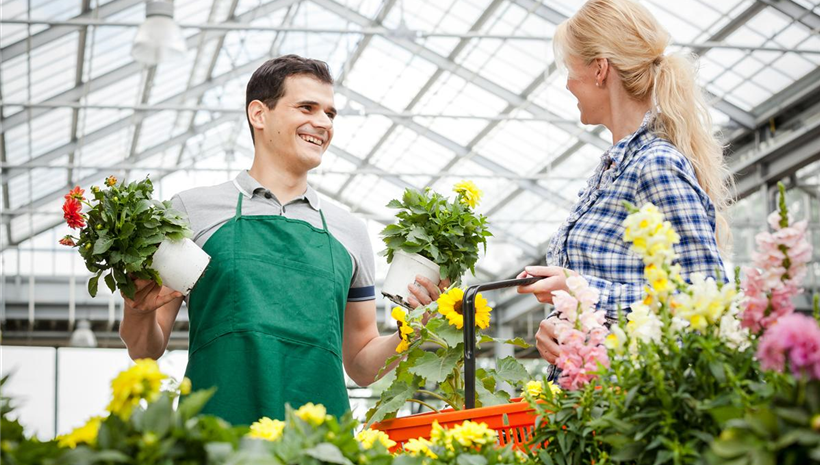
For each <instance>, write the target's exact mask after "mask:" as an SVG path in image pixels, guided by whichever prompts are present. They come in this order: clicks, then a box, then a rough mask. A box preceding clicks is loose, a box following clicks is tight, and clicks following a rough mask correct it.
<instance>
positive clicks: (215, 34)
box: [0, 0, 301, 133]
mask: <svg viewBox="0 0 820 465" xmlns="http://www.w3.org/2000/svg"><path fill="white" fill-rule="evenodd" d="M299 1H301V0H273V1H271V2H269V3H266V4H263V5H260V6H258V7H256V8H253V9H251V10H249V11H247V12H245V13H243V14H241V15H239V16H237V17H236V18H235V21H236V22H241V23H247V22H250V21H253V20H254V19H257V18H259V17H261V16H264V15H268V14H270V13H272V12H274V11H276V10H279V9H281V8H285V7H287V6H290V5H292V4H294V3H296V2H299ZM74 29H75V30H76V28H74ZM228 32H229V31H228V30H222V31H210V32H209V31H202V32H199V33H197V34H194V35H192V36H190V37H188V38H186V39H185V42H186V45H187V46H188V47H189V48H195V47H197V46H198V44H199V42H200V41H201V40H204V41H209V40H212V39H216V38H219V37H222V36H224V35H225V34H227V33H228ZM6 59H7V58H6V57H5V56H3V60H6ZM141 70H142V65H141V64H139V63H137V62H134V61H131V62H129V63H128V64H126V65H123V66H121V67H119V68H117V69H115V70H112V71H109V72H108V73H106V74H103V75H102V76H98V77H96V78H94V79H92V80H91V81H90V82H87V83H85V84H83V85H81V86H76V87H73V88H71V89H69V90H67V91H65V92H61V93H59V94H57V95H55V96H53V97H51V98H50V99H48V100H47V101H58V102H59V101H66V100H68V101H71V100H78V99H79V98H80V97H81V96H82V95H83V92H84V88H85V86H89V88H90V89H91V90H92V91H94V90H98V89H101V88H104V87H108V86H110V85H112V84H116V83H118V82H120V81H122V80H123V79H127V78H129V77H131V76H133V75H134V74H137V73H139V72H141ZM47 111H48V110H46V109H32V110H31V111H30V112H28V111H21V112H19V113H16V114H14V115H11V116H10V117H8V118H5V119H4V120H2V121H0V132H3V133H4V132H5V131H7V130H9V129H11V128H14V127H17V126H19V125H21V124H23V123H25V122H26V121H28V119H29V115H30V116H31V119H34V118H37V117H38V116H40V115H42V114H44V113H46V112H47Z"/></svg>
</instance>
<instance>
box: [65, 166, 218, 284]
mask: <svg viewBox="0 0 820 465" xmlns="http://www.w3.org/2000/svg"><path fill="white" fill-rule="evenodd" d="M153 191H154V187H153V184H152V183H151V180H150V179H148V178H147V177H146V178H145V179H144V180H142V181H140V182H132V183H130V184H127V185H126V184H125V183H120V184H117V179H116V178H115V177H114V176H110V177H108V178H107V179H106V181H105V187H104V188H102V189H101V188H99V187H97V186H94V187H92V188H91V195H92V198H91V199H86V198H85V191H84V190H83V189H80V187H79V186H77V187H75V188H74V189H72V190H71V191H70V192H69V193H68V194H66V196H65V203H64V204H63V215H64V217H65V219H66V222H67V223H68V226H69V227H70V228H72V229H76V230H78V235H77V236H72V235H67V236H65V237H63V238H62V239H61V240H60V243H61V244H63V245H67V246H71V247H77V249H78V250H79V251H80V255H81V256H82V257H83V259H84V260H85V266H86V268H88V271H90V272H92V273H94V275H93V276H92V277H91V279H90V280H89V281H88V292H89V294H91V296H92V297H93V296H96V295H97V286H98V282H99V279H100V277H103V275H104V279H105V283H106V284H107V285H108V288H109V289H111V292H114V290H115V289H120V290H121V291H122V292H123V294H124V295H125V296H126V297H128V298H130V299H133V298H134V292H135V291H136V285H135V284H134V281H133V279H134V278H140V279H150V280H153V281H155V282H156V283H157V284H160V285H165V286H167V287H170V288H171V289H174V290H175V291H179V292H181V293H183V294H184V295H187V294H188V293H189V292H190V290H191V289H192V288H193V286H194V284H195V283H196V281H197V280H198V279H199V277H200V276H201V275H202V273H203V272H204V271H205V268H206V267H207V265H208V262H209V261H210V257H209V256H208V254H206V253H205V252H204V251H203V250H202V249H200V248H199V247H198V246H197V245H196V244H195V243H194V242H193V241H191V240H190V239H188V238H189V237H190V235H191V230H190V229H189V228H188V223H187V221H186V219H185V218H184V217H183V216H182V214H181V213H179V212H177V211H176V210H174V209H172V208H171V202H169V201H165V202H160V201H158V200H153V199H152V194H153ZM84 205H85V206H87V207H88V211H87V212H86V213H83V212H82V210H83V206H84Z"/></svg>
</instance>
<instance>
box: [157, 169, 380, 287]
mask: <svg viewBox="0 0 820 465" xmlns="http://www.w3.org/2000/svg"><path fill="white" fill-rule="evenodd" d="M240 192H241V193H242V195H244V199H243V200H242V214H243V215H247V216H252V215H282V216H285V217H287V218H291V219H296V220H302V221H306V222H308V223H310V224H311V225H313V226H314V227H316V228H319V229H322V217H321V216H320V215H319V209H320V208H321V210H322V213H323V214H324V216H325V221H326V222H327V229H328V231H329V232H330V233H331V234H332V235H333V237H335V238H336V239H337V240H338V241H339V242H341V243H342V245H343V246H344V247H345V248H346V249H347V252H348V253H349V254H350V260H351V262H352V263H353V278H352V279H351V282H350V291H349V293H348V297H347V300H348V302H359V301H365V300H373V299H375V298H376V293H375V287H374V283H375V274H376V270H375V268H376V265H375V262H374V257H373V249H372V248H371V246H370V236H369V235H368V233H367V228H366V226H365V224H364V222H363V221H362V220H360V219H358V218H356V217H354V216H353V215H352V214H350V212H347V211H345V210H343V209H341V208H339V207H337V206H336V205H333V204H331V203H330V202H324V203H322V202H321V201H320V199H319V195H318V194H317V193H316V191H315V190H314V189H313V188H312V187H310V186H308V187H307V191H305V194H304V195H302V196H301V197H298V198H295V199H293V200H291V201H290V202H288V203H287V204H285V205H282V204H281V203H280V202H279V200H278V199H277V198H276V196H275V195H273V193H272V192H270V191H269V190H268V189H266V188H265V187H264V186H262V185H261V184H259V182H258V181H257V180H256V179H254V178H252V177H251V175H250V174H248V172H247V171H242V172H240V173H239V175H238V176H237V177H236V178H235V179H234V180H233V181H229V182H226V183H223V184H218V185H216V186H209V187H197V188H194V189H190V190H187V191H183V192H180V193H179V194H177V195H175V196H174V197H173V198H172V199H171V202H172V203H173V206H174V208H175V209H177V210H179V211H180V212H182V213H184V214H186V215H188V221H189V222H190V225H191V229H192V230H193V233H194V237H193V240H194V242H196V243H197V245H199V246H200V247H203V246H204V245H205V242H206V241H207V240H208V239H209V238H210V237H211V235H212V234H213V233H215V232H216V231H217V230H218V229H219V228H220V227H221V226H222V225H223V224H225V223H227V222H228V221H229V220H231V219H232V218H233V217H234V215H235V214H236V201H237V198H238V196H239V193H240Z"/></svg>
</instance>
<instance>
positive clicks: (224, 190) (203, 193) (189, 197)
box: [175, 181, 239, 213]
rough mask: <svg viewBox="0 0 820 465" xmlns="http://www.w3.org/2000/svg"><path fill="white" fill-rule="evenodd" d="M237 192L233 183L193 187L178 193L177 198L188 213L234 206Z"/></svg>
mask: <svg viewBox="0 0 820 465" xmlns="http://www.w3.org/2000/svg"><path fill="white" fill-rule="evenodd" d="M238 194H239V190H238V189H237V188H236V185H234V183H233V181H227V182H223V183H221V184H216V185H213V186H202V187H194V188H192V189H187V190H184V191H182V192H180V193H178V194H177V195H176V196H175V197H178V198H179V199H180V200H181V201H182V203H183V204H184V206H185V210H186V211H188V212H189V213H190V212H191V211H192V210H199V209H202V208H214V207H217V206H220V205H223V204H225V205H227V204H231V205H235V204H236V199H237V195H238Z"/></svg>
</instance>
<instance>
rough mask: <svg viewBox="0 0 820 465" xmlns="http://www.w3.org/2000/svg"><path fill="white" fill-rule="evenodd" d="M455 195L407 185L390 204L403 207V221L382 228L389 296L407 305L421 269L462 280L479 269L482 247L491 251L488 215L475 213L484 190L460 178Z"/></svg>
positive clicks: (400, 218) (425, 273)
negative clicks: (388, 266) (387, 267)
mask: <svg viewBox="0 0 820 465" xmlns="http://www.w3.org/2000/svg"><path fill="white" fill-rule="evenodd" d="M453 191H455V193H456V197H455V199H454V200H453V201H450V200H448V199H447V198H446V197H444V196H442V195H441V194H439V193H437V192H433V191H432V190H431V189H430V188H429V187H428V188H425V189H424V190H423V191H421V192H419V191H417V190H414V189H407V190H405V191H404V195H403V196H402V199H401V200H395V199H394V200H391V201H390V203H388V204H387V206H388V207H389V208H395V209H397V210H399V212H398V213H397V214H396V218H397V219H398V222H397V223H396V224H391V225H389V226H387V227H386V228H384V230H383V231H382V232H381V235H382V238H383V240H384V243H385V245H386V246H387V248H386V249H385V250H384V251H382V254H383V255H386V256H387V263H390V264H391V266H390V269H389V270H388V273H387V277H386V278H385V282H384V285H383V286H382V294H384V296H385V297H387V298H388V299H390V300H392V301H393V302H395V303H397V304H398V305H402V306H405V305H406V303H405V300H406V297H407V296H408V295H407V294H408V290H407V286H408V285H409V284H411V283H413V281H414V280H415V278H416V275H418V274H420V275H422V276H424V277H426V278H429V279H430V280H431V281H433V282H434V283H436V284H438V283H439V282H440V280H441V279H444V278H449V279H450V282H452V283H456V284H458V283H459V282H460V280H461V276H463V274H464V273H465V272H466V271H467V270H470V272H471V273H473V274H475V263H476V261H477V260H478V252H479V247H480V246H483V247H484V252H485V253H486V251H487V237H490V236H492V233H490V231H489V230H488V229H487V218H486V217H485V216H484V215H481V214H478V213H476V212H475V207H476V206H477V205H478V202H479V201H480V199H481V191H480V190H479V189H478V188H477V187H476V185H475V184H474V183H473V182H472V181H462V182H460V183H457V184H456V185H455V186H454V188H453Z"/></svg>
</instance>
